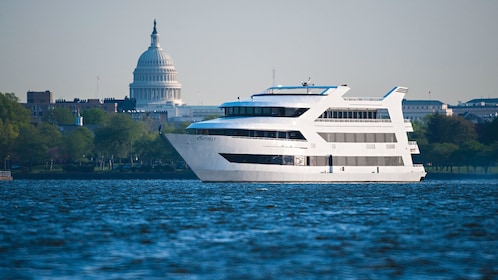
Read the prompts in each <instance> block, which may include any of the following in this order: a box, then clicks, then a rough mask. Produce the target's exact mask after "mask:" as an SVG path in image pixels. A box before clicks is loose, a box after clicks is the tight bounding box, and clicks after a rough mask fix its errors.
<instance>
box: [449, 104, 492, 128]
mask: <svg viewBox="0 0 498 280" xmlns="http://www.w3.org/2000/svg"><path fill="white" fill-rule="evenodd" d="M450 108H451V109H452V110H453V112H454V113H455V114H457V115H459V116H462V117H464V118H465V119H468V120H470V121H472V122H473V123H484V122H490V121H493V119H494V118H496V117H498V98H479V99H472V100H469V101H467V102H464V103H459V104H458V105H456V106H450Z"/></svg>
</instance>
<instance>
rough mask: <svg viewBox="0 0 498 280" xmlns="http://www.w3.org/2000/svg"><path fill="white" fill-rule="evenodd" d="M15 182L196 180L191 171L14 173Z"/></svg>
mask: <svg viewBox="0 0 498 280" xmlns="http://www.w3.org/2000/svg"><path fill="white" fill-rule="evenodd" d="M12 177H14V180H119V179H139V180H147V179H164V180H195V179H197V176H195V174H194V173H193V172H191V171H182V172H161V173H160V172H157V173H156V172H57V173H55V172H54V173H48V172H47V173H14V174H12Z"/></svg>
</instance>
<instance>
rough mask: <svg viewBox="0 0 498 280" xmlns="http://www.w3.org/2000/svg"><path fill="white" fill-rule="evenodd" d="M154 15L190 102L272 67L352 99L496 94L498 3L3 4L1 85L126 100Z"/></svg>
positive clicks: (231, 95) (249, 85)
mask: <svg viewBox="0 0 498 280" xmlns="http://www.w3.org/2000/svg"><path fill="white" fill-rule="evenodd" d="M154 19H157V29H158V32H159V33H160V36H161V37H160V43H161V47H162V48H163V49H164V50H165V51H166V52H167V53H168V54H169V55H170V56H171V57H172V59H173V62H174V64H175V67H176V69H177V71H178V80H179V82H181V83H182V85H183V89H182V99H183V100H184V101H185V102H187V103H188V104H190V105H201V104H202V105H218V104H220V103H221V102H223V101H229V100H234V99H236V98H237V97H238V96H240V97H241V98H243V97H248V96H249V95H250V94H252V93H257V92H260V91H262V90H264V89H265V88H267V87H269V86H271V85H272V84H273V70H275V71H274V72H275V82H276V84H283V85H295V84H299V83H300V82H301V81H302V80H307V79H308V77H311V80H312V82H313V83H315V84H320V85H323V84H348V85H349V86H350V87H351V88H352V89H351V91H350V93H348V96H382V95H384V93H385V92H387V91H388V90H390V89H391V88H392V87H393V86H396V85H399V86H407V87H408V88H409V92H408V94H407V96H406V98H408V99H435V100H441V101H443V102H446V103H449V104H457V102H458V101H468V100H470V99H473V98H481V97H482V98H497V97H498V1H495V0H417V1H409V0H375V1H373V0H372V1H370V0H358V1H356V0H352V1H344V0H337V1H336V0H306V1H305V0H301V1H297V0H251V1H237V0H210V1H202V0H199V1H189V0H157V1H118V0H116V1H114V0H106V1H96V0H88V1H67V0H43V1H40V0H16V1H0V50H1V51H0V92H4V93H5V92H14V93H15V94H16V95H17V96H18V97H19V98H20V99H21V101H23V102H25V100H26V92H27V91H28V90H34V91H42V90H51V91H53V93H54V97H55V98H56V99H58V98H63V99H66V100H72V99H73V98H75V97H78V98H81V99H86V98H101V99H103V98H105V97H116V98H124V97H125V96H128V95H129V88H128V87H129V84H130V83H131V82H132V81H133V70H134V69H135V67H136V65H137V61H138V58H139V56H140V54H142V53H143V52H144V51H145V50H146V49H147V48H148V46H149V45H150V34H151V32H152V28H153V21H154ZM97 76H98V77H99V80H98V81H97ZM429 92H430V94H429Z"/></svg>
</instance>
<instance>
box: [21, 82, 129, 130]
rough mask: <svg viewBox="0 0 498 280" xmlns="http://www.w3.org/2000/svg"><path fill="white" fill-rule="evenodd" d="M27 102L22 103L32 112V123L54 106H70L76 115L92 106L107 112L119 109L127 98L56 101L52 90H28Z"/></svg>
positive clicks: (38, 120) (44, 116) (45, 115)
mask: <svg viewBox="0 0 498 280" xmlns="http://www.w3.org/2000/svg"><path fill="white" fill-rule="evenodd" d="M26 95H27V99H26V100H27V102H26V103H25V104H22V105H23V106H24V107H25V108H26V109H28V110H30V112H31V123H34V124H37V123H40V122H41V121H42V120H43V119H44V118H46V117H47V114H48V113H49V112H50V110H52V109H54V108H69V110H71V112H73V114H74V116H75V120H76V117H77V116H78V113H79V112H81V111H83V110H86V109H91V108H99V109H102V110H104V111H105V112H107V113H115V112H117V109H118V103H120V102H125V100H126V99H125V100H115V99H113V100H112V101H111V100H108V101H107V102H102V101H100V100H99V99H87V100H83V99H79V98H75V99H74V100H73V101H66V100H65V99H58V100H56V101H55V102H54V100H53V93H52V92H51V91H48V90H46V91H28V92H27V93H26ZM125 103H126V102H125Z"/></svg>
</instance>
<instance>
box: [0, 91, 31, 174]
mask: <svg viewBox="0 0 498 280" xmlns="http://www.w3.org/2000/svg"><path fill="white" fill-rule="evenodd" d="M29 120H30V112H29V111H28V110H27V109H25V108H24V107H23V106H22V105H21V104H20V103H19V99H18V98H17V97H16V96H15V94H13V93H5V94H3V93H1V92H0V159H2V160H3V159H5V158H7V157H8V158H11V159H13V160H15V155H14V153H15V146H14V143H15V142H16V139H17V138H18V137H19V134H20V130H21V127H23V126H27V125H29ZM2 168H3V166H2Z"/></svg>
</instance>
